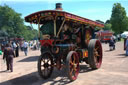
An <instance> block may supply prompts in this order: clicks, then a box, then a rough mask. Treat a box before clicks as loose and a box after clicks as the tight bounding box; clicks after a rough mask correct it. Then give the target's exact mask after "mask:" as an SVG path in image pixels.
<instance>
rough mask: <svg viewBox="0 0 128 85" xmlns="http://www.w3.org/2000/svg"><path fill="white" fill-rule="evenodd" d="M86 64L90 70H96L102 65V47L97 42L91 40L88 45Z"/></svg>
mask: <svg viewBox="0 0 128 85" xmlns="http://www.w3.org/2000/svg"><path fill="white" fill-rule="evenodd" d="M88 63H89V65H90V67H91V68H92V69H98V68H100V66H101V63H102V46H101V43H100V41H99V40H97V39H92V40H90V42H89V45H88Z"/></svg>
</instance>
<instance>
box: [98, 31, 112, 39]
mask: <svg viewBox="0 0 128 85" xmlns="http://www.w3.org/2000/svg"><path fill="white" fill-rule="evenodd" d="M96 34H97V36H98V38H99V40H101V41H108V40H110V37H111V36H112V35H113V32H110V31H99V32H97V33H96Z"/></svg>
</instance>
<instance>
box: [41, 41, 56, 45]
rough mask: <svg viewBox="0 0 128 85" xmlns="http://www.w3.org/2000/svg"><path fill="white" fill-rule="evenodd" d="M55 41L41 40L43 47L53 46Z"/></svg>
mask: <svg viewBox="0 0 128 85" xmlns="http://www.w3.org/2000/svg"><path fill="white" fill-rule="evenodd" d="M53 41H54V40H40V43H41V46H48V45H50V46H52V43H53Z"/></svg>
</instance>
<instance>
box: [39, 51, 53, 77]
mask: <svg viewBox="0 0 128 85" xmlns="http://www.w3.org/2000/svg"><path fill="white" fill-rule="evenodd" d="M52 71H53V57H52V55H51V54H50V53H49V52H45V53H43V54H42V56H40V57H39V59H38V73H39V75H40V76H41V77H42V78H43V79H47V78H49V77H50V76H51V74H52Z"/></svg>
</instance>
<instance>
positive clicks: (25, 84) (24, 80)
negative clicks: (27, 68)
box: [0, 65, 93, 85]
mask: <svg viewBox="0 0 128 85" xmlns="http://www.w3.org/2000/svg"><path fill="white" fill-rule="evenodd" d="M90 71H93V70H91V69H90V68H89V67H88V66H87V65H80V73H83V72H90ZM78 76H79V75H78ZM58 77H59V78H58ZM57 78H58V79H57ZM48 82H50V83H49V84H50V85H54V84H58V85H65V84H69V83H71V81H70V80H69V79H68V77H67V75H66V71H65V69H64V68H63V69H62V70H60V71H59V70H57V69H54V71H53V73H52V75H51V77H50V78H48V79H46V80H44V79H42V78H40V76H39V75H38V72H33V73H30V74H27V75H23V76H20V77H17V78H14V79H11V80H8V81H5V82H2V83H0V85H32V84H33V85H43V84H45V83H48Z"/></svg>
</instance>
